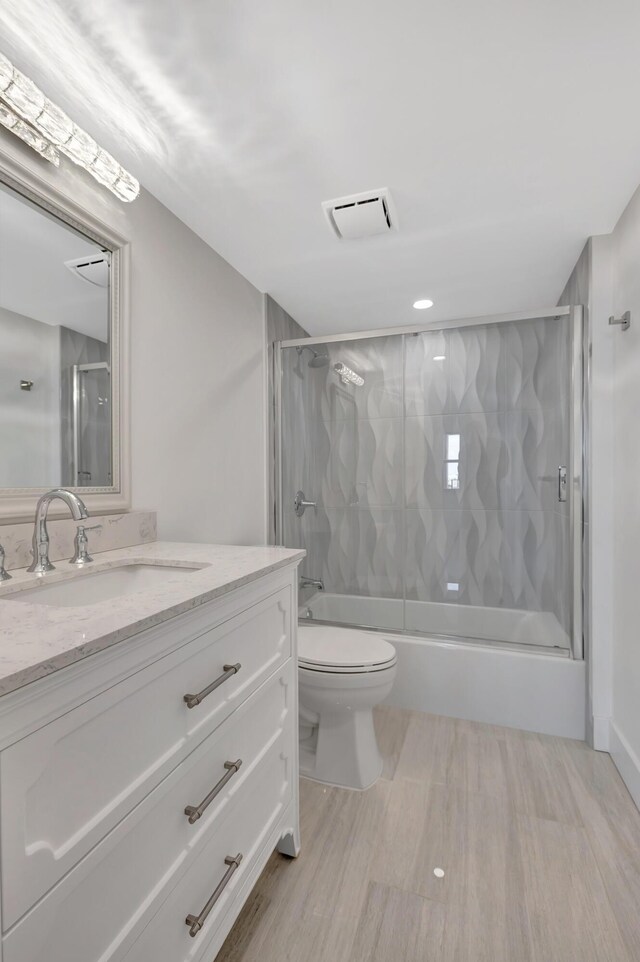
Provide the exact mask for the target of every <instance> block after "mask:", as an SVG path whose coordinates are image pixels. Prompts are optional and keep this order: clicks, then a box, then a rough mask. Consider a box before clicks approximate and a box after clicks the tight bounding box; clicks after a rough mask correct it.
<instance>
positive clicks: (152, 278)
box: [0, 131, 266, 543]
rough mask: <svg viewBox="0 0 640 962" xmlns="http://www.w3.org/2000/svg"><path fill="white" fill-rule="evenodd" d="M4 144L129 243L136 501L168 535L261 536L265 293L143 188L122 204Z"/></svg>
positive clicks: (0, 143)
mask: <svg viewBox="0 0 640 962" xmlns="http://www.w3.org/2000/svg"><path fill="white" fill-rule="evenodd" d="M0 152H4V153H6V154H10V155H11V156H12V157H14V158H15V159H17V160H19V161H20V162H21V163H22V164H23V165H24V166H26V167H28V168H29V169H31V170H35V171H37V172H38V174H39V175H40V176H41V177H43V178H46V180H47V181H48V182H49V183H51V184H52V185H53V186H55V187H57V189H59V190H61V191H63V192H64V193H65V194H66V195H67V196H69V197H71V198H72V199H73V200H74V202H75V203H77V204H78V205H80V206H81V207H83V208H85V209H88V210H90V211H91V212H92V213H93V214H94V216H96V217H98V218H100V219H101V220H102V221H103V222H106V223H108V224H110V225H111V227H112V228H113V229H115V230H116V231H118V232H119V233H120V234H122V235H123V236H125V237H127V238H128V239H130V241H131V242H132V273H131V319H132V330H131V356H132V369H131V387H132V390H131V402H132V404H131V428H132V473H133V505H134V507H146V508H154V509H157V511H158V526H159V534H160V536H161V537H162V538H168V539H175V540H185V541H189V540H193V541H203V542H204V541H211V542H228V543H229V542H230V543H250V542H254V543H256V542H257V543H261V542H264V541H265V539H266V525H265V511H264V505H265V501H266V433H265V419H264V398H265V350H264V341H265V332H264V319H263V295H262V294H261V293H260V292H259V291H258V290H256V288H255V287H253V285H252V284H250V283H249V282H248V281H247V280H246V279H245V278H244V277H242V276H241V275H240V274H238V272H237V271H235V270H234V269H233V268H232V267H231V266H230V265H229V264H228V263H227V262H226V261H224V260H223V259H222V258H221V257H220V256H219V255H218V254H216V252H215V251H213V250H212V249H211V248H210V247H208V246H207V244H205V243H204V241H202V240H201V239H200V238H199V237H197V236H196V235H195V234H194V233H193V232H192V231H191V230H189V229H188V228H187V227H186V226H185V225H184V224H183V223H182V222H181V221H180V220H178V218H177V217H175V215H174V214H172V213H171V211H169V210H167V208H166V207H164V206H163V205H162V204H160V203H159V202H158V201H157V200H156V199H155V198H154V197H152V196H151V195H150V194H149V193H147V192H145V191H144V190H143V191H142V193H141V195H140V197H139V198H138V199H137V200H136V201H135V202H134V203H133V204H123V203H121V202H119V201H118V200H116V199H115V198H114V197H112V195H111V194H109V192H108V191H107V190H105V189H103V188H102V187H100V186H99V185H98V184H96V183H95V182H94V181H93V180H92V179H91V178H90V177H88V176H86V175H84V174H82V173H81V172H79V171H78V169H77V168H74V166H73V164H70V163H69V164H67V163H66V162H63V165H62V167H61V169H59V170H57V171H56V170H54V169H53V168H50V167H49V165H48V164H46V163H45V162H43V161H41V160H39V158H37V156H36V155H35V154H33V152H32V151H30V150H28V148H26V147H23V146H22V145H21V144H20V143H19V142H18V141H17V140H16V138H15V137H12V136H11V135H10V134H9V133H6V132H4V131H0Z"/></svg>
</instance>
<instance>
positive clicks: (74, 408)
mask: <svg viewBox="0 0 640 962" xmlns="http://www.w3.org/2000/svg"><path fill="white" fill-rule="evenodd" d="M87 371H106V372H107V374H108V375H109V378H111V365H110V364H109V362H108V361H87V362H86V363H78V364H73V365H72V367H71V424H72V433H73V446H72V451H71V474H72V476H73V479H74V480H73V485H72V487H74V488H75V487H77V488H79V489H82V487H83V485H82V484H80V478H79V472H80V374H81V373H83V374H84V373H85V372H87ZM109 397H110V398H111V385H110V386H109ZM109 423H110V425H112V420H111V418H110V420H109ZM110 468H111V471H110V473H111V477H112V479H113V458H110ZM85 487H91V485H86V486H85Z"/></svg>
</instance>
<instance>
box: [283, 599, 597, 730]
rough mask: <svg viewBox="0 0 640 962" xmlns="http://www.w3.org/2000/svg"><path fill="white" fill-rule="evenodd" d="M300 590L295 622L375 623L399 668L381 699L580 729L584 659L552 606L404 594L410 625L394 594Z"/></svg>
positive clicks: (440, 711) (519, 724)
mask: <svg viewBox="0 0 640 962" xmlns="http://www.w3.org/2000/svg"><path fill="white" fill-rule="evenodd" d="M305 594H306V592H303V593H302V598H303V600H301V603H300V607H299V618H300V621H301V622H303V623H305V624H309V622H310V621H311V622H313V621H317V622H320V623H327V622H330V623H331V622H334V623H335V622H337V623H339V624H338V625H336V628H335V630H336V632H341V633H342V632H345V631H350V630H352V629H351V628H350V627H349V625H353V626H362V627H365V628H366V627H370V628H376V629H377V631H380V630H382V632H383V635H384V637H385V638H386V639H387V640H388V641H390V642H391V644H392V645H394V647H395V649H396V651H397V653H398V668H397V676H396V681H395V685H394V688H393V691H392V692H391V695H390V696H389V698H388V699H387V704H390V705H395V706H396V707H399V708H409V709H414V710H417V711H426V712H431V713H433V714H437V715H449V716H452V717H455V718H464V719H469V720H470V721H479V722H487V723H489V724H494V725H504V726H507V727H511V728H521V729H525V730H526V731H533V732H541V733H544V734H548V735H561V736H563V737H565V738H578V739H584V737H585V717H586V671H585V663H584V661H577V660H574V659H572V658H571V657H570V654H569V651H568V639H567V636H566V633H565V632H564V631H563V630H562V628H561V626H560V624H559V623H558V621H557V619H556V618H555V616H554V615H553V614H551V613H549V612H521V611H516V610H513V609H501V608H482V609H479V608H476V607H472V606H469V605H447V604H432V603H428V602H415V601H410V602H407V603H406V623H407V625H408V626H410V627H409V628H408V629H407V630H402V620H403V602H402V601H398V600H396V599H389V598H367V597H361V596H357V595H339V594H332V593H324V592H317V593H316V594H313V595H312V596H311V597H309V598H305V597H304V595H305ZM380 626H384V627H383V628H382V629H381V628H380ZM412 631H413V632H416V633H415V634H412ZM454 633H455V635H457V636H458V637H455V638H454V637H446V636H447V635H449V636H452V635H453V634H454ZM438 636H440V637H438ZM442 636H444V637H442ZM460 636H467V637H466V638H461V637H460ZM507 639H511V643H507ZM514 641H515V642H516V643H515V644H514V643H513V642H514ZM532 646H536V647H532Z"/></svg>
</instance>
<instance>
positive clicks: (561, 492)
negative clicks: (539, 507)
mask: <svg viewBox="0 0 640 962" xmlns="http://www.w3.org/2000/svg"><path fill="white" fill-rule="evenodd" d="M566 500H567V469H566V467H565V466H564V465H563V464H561V465H560V467H559V468H558V501H566Z"/></svg>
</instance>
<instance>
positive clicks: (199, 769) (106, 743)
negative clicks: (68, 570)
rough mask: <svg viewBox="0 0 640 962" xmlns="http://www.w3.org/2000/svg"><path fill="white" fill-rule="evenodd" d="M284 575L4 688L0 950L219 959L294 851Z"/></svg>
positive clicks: (18, 960) (80, 960)
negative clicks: (263, 880) (261, 887)
mask: <svg viewBox="0 0 640 962" xmlns="http://www.w3.org/2000/svg"><path fill="white" fill-rule="evenodd" d="M295 572H296V568H295V566H288V567H285V568H282V569H280V570H278V571H276V572H274V573H271V574H268V575H266V576H263V577H260V578H258V579H257V580H255V581H253V582H251V583H250V584H248V585H246V586H244V587H242V588H236V589H235V590H233V591H231V592H230V593H229V594H227V595H224V596H223V597H222V598H220V599H218V600H216V601H213V602H209V603H207V604H205V605H202V606H201V607H197V608H194V609H193V610H191V611H189V612H187V613H186V614H182V615H178V616H177V617H174V618H171V619H170V620H168V621H166V622H164V623H163V624H161V625H158V626H157V627H153V628H148V629H147V630H146V631H144V632H142V633H140V634H138V635H136V636H135V637H133V638H131V639H129V640H128V641H126V642H122V643H119V644H115V645H113V646H112V647H110V648H108V649H106V650H105V651H104V652H101V653H99V654H96V655H93V656H91V657H89V658H86V659H84V660H83V661H79V662H77V663H76V664H74V665H71V666H70V667H68V668H64V669H61V670H60V671H57V672H55V674H53V675H51V676H50V677H49V678H47V679H44V680H41V681H38V682H34V683H33V684H31V685H27V686H25V687H24V688H22V689H19V690H18V691H15V692H12V693H10V694H8V695H5V696H4V697H3V698H1V699H0V725H1V729H0V731H1V734H2V739H1V741H0V833H1V838H0V843H1V844H0V867H1V884H0V888H1V918H2V962H119V960H125V959H126V960H130V962H150V960H153V962H165V960H166V962H183V960H187V959H189V960H200V959H202V960H206V962H213V959H214V958H215V955H216V952H217V951H218V949H219V948H220V945H221V944H222V942H223V940H224V938H225V937H226V935H227V933H228V931H229V929H230V927H231V925H232V924H233V922H234V920H235V918H236V917H237V915H238V913H239V911H240V908H241V907H242V904H243V902H244V901H245V900H246V898H247V896H248V894H249V892H250V891H251V887H252V886H253V884H254V882H255V881H256V879H257V877H258V875H259V874H260V872H261V870H262V868H263V867H264V865H265V863H266V861H267V859H268V857H269V855H270V854H271V852H272V851H273V849H274V848H275V847H276V846H278V847H280V849H281V851H284V852H286V853H287V854H289V855H294V854H297V849H298V844H299V842H298V794H297V777H298V774H297V674H296V659H295V623H296V619H295V611H296V608H295V592H296V586H295ZM216 683H217V684H216ZM198 694H199V698H197V699H196V698H192V699H188V700H185V695H194V696H195V695H198ZM190 705H191V707H189V706H190ZM185 809H186V810H187V811H185ZM187 917H189V920H190V921H189V924H187V922H186V919H187Z"/></svg>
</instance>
